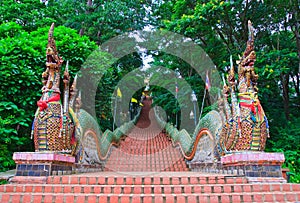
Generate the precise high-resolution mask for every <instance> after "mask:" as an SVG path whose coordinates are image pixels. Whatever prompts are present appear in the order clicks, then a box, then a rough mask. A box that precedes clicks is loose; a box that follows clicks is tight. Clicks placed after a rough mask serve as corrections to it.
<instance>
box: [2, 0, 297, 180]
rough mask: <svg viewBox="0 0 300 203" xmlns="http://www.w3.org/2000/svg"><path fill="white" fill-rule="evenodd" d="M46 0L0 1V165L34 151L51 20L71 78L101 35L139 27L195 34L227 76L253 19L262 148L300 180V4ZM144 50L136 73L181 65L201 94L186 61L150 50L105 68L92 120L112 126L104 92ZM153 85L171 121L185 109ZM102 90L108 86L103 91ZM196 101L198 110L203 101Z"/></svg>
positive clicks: (110, 90)
mask: <svg viewBox="0 0 300 203" xmlns="http://www.w3.org/2000/svg"><path fill="white" fill-rule="evenodd" d="M45 2H46V3H42V2H41V1H39V0H20V1H15V0H2V1H1V2H0V22H2V24H1V25H0V57H1V63H0V83H1V87H0V96H1V98H2V99H1V101H0V133H1V135H2V136H1V137H0V170H6V169H8V168H11V167H13V165H14V163H13V161H12V159H11V155H12V152H14V151H23V150H30V149H33V148H32V141H31V140H30V126H31V122H32V118H33V116H34V113H35V109H36V101H37V100H38V99H39V96H40V88H41V73H42V71H43V69H44V66H45V65H44V63H45V47H46V43H47V32H48V29H49V26H50V25H51V23H53V22H55V25H56V29H55V32H54V35H55V39H56V42H57V46H58V51H59V53H60V55H61V56H62V57H63V59H64V60H65V61H66V60H69V61H70V71H71V75H72V76H74V75H75V73H77V71H78V70H79V69H80V68H81V66H82V64H83V63H84V61H85V60H86V59H87V57H88V56H89V55H90V54H91V53H92V52H93V51H94V50H95V49H97V47H98V46H100V47H101V45H102V44H103V43H105V42H106V41H107V40H109V39H111V38H113V37H115V36H118V35H120V34H124V33H128V32H131V31H134V30H143V29H144V30H151V29H154V30H167V31H171V32H174V33H178V34H181V35H183V36H185V37H188V38H190V39H192V41H193V42H195V43H196V44H197V45H199V46H201V47H202V48H203V49H204V51H205V52H206V53H207V54H208V55H209V57H210V58H211V59H212V61H213V63H214V64H215V65H216V68H217V70H218V71H219V73H220V74H221V73H225V74H226V70H227V69H228V66H229V56H230V55H232V56H233V58H234V61H236V60H238V56H239V54H242V52H243V51H244V49H245V42H246V40H247V36H248V31H247V22H248V20H251V21H252V23H253V25H254V28H255V51H256V55H257V61H256V63H255V72H256V73H258V75H259V80H258V83H259V84H258V87H259V98H260V101H261V103H262V105H263V107H264V110H265V112H266V114H267V116H268V118H269V124H270V134H271V138H270V139H269V140H268V142H267V149H266V150H267V151H282V152H284V153H285V156H286V162H285V166H286V167H289V169H290V170H291V173H292V174H293V176H292V181H294V182H296V181H298V182H299V181H300V155H299V154H300V148H299V143H300V126H299V123H300V35H299V31H300V29H299V25H300V24H299V23H300V21H299V19H300V5H299V1H293V0H288V1H286V0H264V1H261V0H255V1H250V0H237V1H217V0H170V1H161V0H159V1H145V0H122V1H121V0H116V1H103V0H93V1H92V0H76V1H74V0H49V1H45ZM137 50H138V49H137ZM99 54H100V55H101V56H102V57H105V58H106V59H107V61H108V63H109V61H114V60H113V59H112V57H111V56H109V55H107V53H105V52H103V51H100V53H99ZM143 54H144V55H145V54H146V55H147V56H151V57H152V58H153V62H151V64H150V65H151V67H150V68H148V69H145V70H144V71H142V73H141V72H140V73H138V74H140V75H143V74H144V75H145V76H147V75H149V74H150V73H151V72H152V71H153V70H154V65H155V66H163V67H166V68H168V69H170V70H173V71H175V70H178V71H179V72H180V74H181V76H182V80H185V81H187V82H188V84H189V85H190V86H191V87H192V89H193V90H194V91H195V92H196V95H197V97H198V100H202V98H203V92H204V81H203V80H202V79H201V78H200V77H199V75H198V74H197V73H196V72H195V71H194V70H193V69H192V68H191V66H190V65H189V64H187V63H186V62H184V61H183V60H182V59H180V58H178V57H176V56H173V55H170V54H167V53H163V52H160V51H157V50H146V51H144V52H143V53H142V52H139V51H137V52H135V53H131V54H129V55H127V56H126V57H123V58H121V59H119V60H117V61H114V62H113V63H112V64H111V67H110V68H108V69H107V70H106V72H104V73H103V74H104V75H103V77H102V79H101V81H100V83H99V85H98V89H97V95H96V107H97V108H96V113H97V119H98V121H99V123H100V126H101V128H102V129H103V130H105V129H108V128H109V129H111V128H112V115H111V114H112V112H111V105H112V101H110V98H111V97H112V95H114V94H115V87H116V85H117V84H118V82H119V81H120V80H121V79H122V77H123V76H125V75H126V74H128V73H130V72H132V71H133V70H135V69H138V68H141V67H143V57H144V56H143ZM153 79H154V80H155V76H154V78H153ZM132 81H134V78H132ZM133 84H134V83H133ZM179 85H180V80H179ZM151 88H152V89H151V90H152V91H153V96H154V97H155V105H160V106H162V107H163V108H164V110H165V111H166V112H167V114H168V118H169V121H170V122H173V123H174V122H175V119H176V118H175V116H176V113H180V111H181V110H182V109H180V108H179V107H178V105H177V103H176V98H175V97H174V95H172V94H171V93H170V92H169V91H167V90H166V89H164V88H161V87H158V86H153V87H151ZM174 88H175V85H174ZM103 89H105V91H101V90H103ZM124 91H125V90H124ZM139 91H141V89H140V90H139ZM190 94H191V92H185V94H184V95H183V99H186V100H189V99H190V98H189V97H190ZM198 103H199V109H200V108H201V106H200V105H201V102H198ZM182 108H183V109H184V108H185V107H182ZM214 108H215V106H214V104H211V103H210V102H209V100H205V108H204V114H205V113H206V112H208V111H209V110H211V109H214ZM188 110H189V109H186V111H188ZM198 113H199V112H198ZM12 143H15V144H12Z"/></svg>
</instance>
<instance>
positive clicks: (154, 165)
mask: <svg viewBox="0 0 300 203" xmlns="http://www.w3.org/2000/svg"><path fill="white" fill-rule="evenodd" d="M151 103H152V100H148V99H146V100H144V102H143V104H144V106H143V108H142V111H141V115H140V118H139V120H138V122H137V124H136V126H135V128H134V129H132V130H131V132H130V133H129V134H128V135H127V136H126V138H125V139H124V140H123V141H121V142H120V146H119V147H118V148H114V149H113V150H112V152H111V154H110V156H109V158H108V160H107V162H106V165H105V171H124V172H125V171H127V172H130V171H141V172H147V171H149V172H155V171H157V172H158V171H188V170H189V169H188V167H187V165H186V163H185V161H184V158H183V156H182V154H181V153H180V151H179V149H177V148H174V147H173V146H172V143H171V141H170V139H169V138H168V137H167V135H166V134H165V133H163V132H162V129H160V127H159V125H158V123H157V121H156V120H155V115H154V112H153V110H152V109H151Z"/></svg>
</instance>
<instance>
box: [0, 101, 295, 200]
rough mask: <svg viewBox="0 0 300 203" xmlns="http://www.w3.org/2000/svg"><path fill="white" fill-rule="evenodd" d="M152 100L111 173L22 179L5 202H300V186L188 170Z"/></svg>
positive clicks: (1, 189) (6, 189)
mask: <svg viewBox="0 0 300 203" xmlns="http://www.w3.org/2000/svg"><path fill="white" fill-rule="evenodd" d="M150 104H151V101H149V100H146V101H145V102H144V107H143V110H142V112H141V116H140V119H139V121H138V123H137V126H136V128H134V129H133V130H132V131H131V133H130V134H129V135H127V137H126V138H125V140H123V141H121V143H120V146H119V147H118V148H114V149H113V150H112V152H111V154H110V157H109V158H108V160H107V162H106V165H105V169H104V170H105V171H104V172H99V173H88V174H79V175H63V176H49V177H25V176H23V177H22V176H20V177H18V179H17V180H18V181H17V182H15V183H11V184H6V185H0V202H1V203H6V202H12V203H17V202H22V203H27V202H28V203H29V202H30V203H39V202H44V203H53V202H56V203H73V202H76V203H94V202H99V203H105V202H109V203H148V202H149V203H156V202H157V203H202V202H203V203H206V202H208V203H214V202H218V203H226V202H232V203H236V202H297V201H300V184H290V183H267V182H264V183H248V181H247V179H246V178H245V177H238V176H232V175H224V174H222V175H221V174H201V173H199V172H190V171H188V168H187V165H186V164H185V162H184V159H183V156H182V155H181V153H180V151H179V150H178V149H177V148H173V147H172V145H171V141H170V140H169V138H168V137H167V135H166V134H164V133H162V132H161V129H159V127H158V125H157V123H156V122H154V119H153V118H154V115H153V112H152V111H150Z"/></svg>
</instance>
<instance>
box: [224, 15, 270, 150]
mask: <svg viewBox="0 0 300 203" xmlns="http://www.w3.org/2000/svg"><path fill="white" fill-rule="evenodd" d="M248 30H249V37H248V41H247V47H246V50H245V51H244V53H243V56H242V57H241V58H240V60H239V61H238V81H236V80H235V72H234V65H233V62H232V59H231V60H230V61H231V68H230V71H229V74H228V78H227V81H228V85H227V84H226V82H225V79H224V89H223V98H224V99H223V105H224V110H225V114H224V115H225V119H224V120H225V124H224V126H223V128H222V131H221V133H220V142H219V150H220V151H221V154H224V153H226V152H228V151H240V150H254V151H262V150H264V148H265V144H266V139H267V137H269V126H268V121H267V118H266V115H265V113H264V110H263V108H262V106H261V104H260V102H259V99H258V96H257V91H258V89H257V79H258V75H256V74H255V72H254V62H255V60H256V55H255V51H254V33H253V27H252V23H251V22H250V21H249V22H248ZM229 95H230V97H231V104H229V102H228V96H229Z"/></svg>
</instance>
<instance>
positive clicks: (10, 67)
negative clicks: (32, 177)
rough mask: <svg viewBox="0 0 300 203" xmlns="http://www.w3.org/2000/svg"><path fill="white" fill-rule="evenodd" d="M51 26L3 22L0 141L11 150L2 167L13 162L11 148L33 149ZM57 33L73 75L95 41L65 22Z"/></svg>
mask: <svg viewBox="0 0 300 203" xmlns="http://www.w3.org/2000/svg"><path fill="white" fill-rule="evenodd" d="M48 30H49V28H46V27H45V28H41V29H38V30H37V31H34V32H31V33H28V32H26V31H24V30H23V27H21V26H20V25H18V24H16V23H5V24H1V25H0V36H1V39H0V57H1V63H0V83H1V87H0V96H1V98H2V99H1V102H0V121H1V122H0V123H1V124H0V131H1V132H2V135H3V136H2V137H1V139H0V143H1V144H0V145H1V147H2V148H3V153H5V151H6V150H7V151H8V152H9V153H7V154H5V156H4V154H1V155H0V163H1V161H3V162H2V163H3V165H2V164H0V165H1V166H4V168H1V169H0V170H4V169H6V168H7V167H11V166H12V164H13V162H12V161H11V158H12V152H14V151H23V150H27V151H28V150H30V149H32V141H31V140H30V130H31V128H30V126H31V123H32V119H33V116H34V113H35V110H36V108H37V105H36V102H37V101H38V99H39V97H40V96H41V90H40V89H41V87H42V83H41V74H42V72H43V71H44V68H45V49H46V45H47V35H48ZM54 37H55V39H56V42H57V47H58V51H59V52H60V55H61V56H62V57H63V59H64V60H70V65H71V67H70V69H71V73H72V75H73V76H74V73H76V72H77V71H78V70H79V68H80V66H81V64H82V63H83V61H84V60H85V59H86V57H87V56H88V55H89V53H91V52H92V51H93V50H94V49H95V48H96V45H95V43H93V42H91V41H89V39H88V38H87V37H80V36H79V35H78V34H77V33H76V31H75V30H72V29H70V28H66V27H63V26H60V27H57V28H56V29H55V33H54ZM60 50H61V51H60ZM11 143H15V145H12V144H11ZM1 152H2V151H1Z"/></svg>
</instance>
